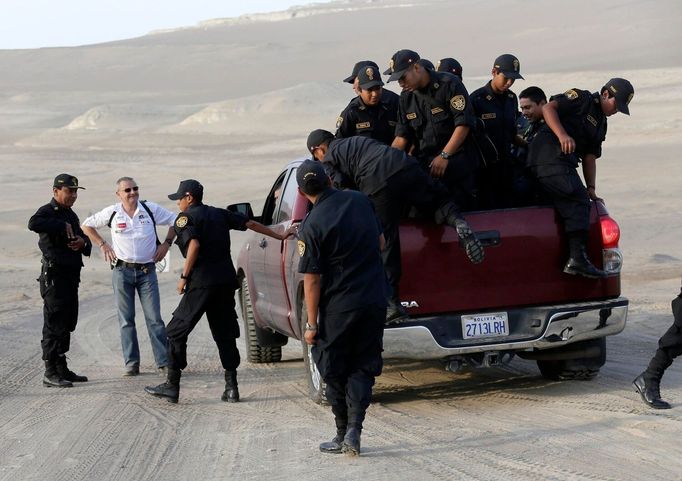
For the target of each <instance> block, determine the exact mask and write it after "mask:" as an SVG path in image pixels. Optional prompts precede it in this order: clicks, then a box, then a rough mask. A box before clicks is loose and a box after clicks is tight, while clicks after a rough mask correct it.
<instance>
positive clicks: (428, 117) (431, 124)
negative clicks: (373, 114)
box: [384, 50, 478, 209]
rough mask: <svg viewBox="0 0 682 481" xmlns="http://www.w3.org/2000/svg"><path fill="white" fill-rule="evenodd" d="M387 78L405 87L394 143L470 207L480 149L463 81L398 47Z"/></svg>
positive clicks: (464, 207) (474, 119) (458, 200)
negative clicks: (475, 136)
mask: <svg viewBox="0 0 682 481" xmlns="http://www.w3.org/2000/svg"><path fill="white" fill-rule="evenodd" d="M384 74H387V75H388V74H390V77H389V78H388V81H389V82H391V81H393V80H398V83H399V84H400V86H401V87H402V88H403V92H402V93H401V94H400V110H399V118H398V126H397V127H396V138H395V140H394V141H393V144H392V146H393V147H395V148H397V149H400V150H404V151H409V149H410V147H411V146H413V145H414V146H415V148H416V150H415V153H414V155H415V156H416V157H417V159H418V160H419V162H420V163H421V165H422V167H423V168H425V169H427V170H428V171H429V172H430V173H431V175H432V176H433V177H435V178H437V179H441V180H442V181H443V183H444V184H445V186H446V187H447V188H448V189H449V190H450V192H451V193H452V194H453V196H454V197H455V199H456V201H457V204H458V205H459V206H460V207H462V208H463V209H467V208H470V207H473V200H474V196H475V186H474V172H475V170H476V168H477V166H478V153H477V151H476V146H475V144H474V142H473V139H472V136H471V135H470V130H471V129H472V128H473V127H475V122H476V118H475V117H474V115H473V111H472V109H471V105H470V103H469V94H468V93H467V90H466V88H465V87H464V84H462V82H461V81H460V80H459V79H458V78H457V77H455V76H454V75H452V74H449V73H446V72H434V71H432V70H429V69H426V68H424V67H423V66H422V65H420V64H419V54H418V53H417V52H414V51H412V50H399V51H398V52H396V53H395V54H394V55H393V57H392V58H391V61H390V63H389V69H388V70H386V71H385V72H384Z"/></svg>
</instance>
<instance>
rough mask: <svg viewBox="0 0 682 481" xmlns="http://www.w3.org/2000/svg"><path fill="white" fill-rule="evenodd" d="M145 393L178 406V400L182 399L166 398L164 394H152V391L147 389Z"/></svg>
mask: <svg viewBox="0 0 682 481" xmlns="http://www.w3.org/2000/svg"><path fill="white" fill-rule="evenodd" d="M144 392H146V393H147V394H149V395H150V396H154V397H155V398H158V399H165V400H166V401H168V402H169V403H173V404H177V403H178V399H180V398H175V397H168V396H164V395H163V394H158V393H155V392H150V391H147V389H145V390H144Z"/></svg>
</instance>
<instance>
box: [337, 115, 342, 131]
mask: <svg viewBox="0 0 682 481" xmlns="http://www.w3.org/2000/svg"><path fill="white" fill-rule="evenodd" d="M342 123H343V117H337V118H336V128H337V129H338V128H339V127H341V124H342Z"/></svg>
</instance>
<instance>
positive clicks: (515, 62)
mask: <svg viewBox="0 0 682 481" xmlns="http://www.w3.org/2000/svg"><path fill="white" fill-rule="evenodd" d="M512 63H513V64H514V72H518V71H519V60H518V59H516V58H515V59H514V60H513V61H512Z"/></svg>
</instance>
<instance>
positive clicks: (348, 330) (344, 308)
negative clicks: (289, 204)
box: [296, 160, 386, 455]
mask: <svg viewBox="0 0 682 481" xmlns="http://www.w3.org/2000/svg"><path fill="white" fill-rule="evenodd" d="M296 180H297V182H298V185H299V190H300V192H301V193H302V194H303V195H305V196H306V197H307V198H308V200H310V201H311V202H312V203H313V208H312V210H311V211H310V213H309V214H308V216H307V217H306V219H305V220H304V221H303V224H302V225H301V228H300V230H299V241H298V251H299V254H300V256H301V260H300V261H299V266H298V270H299V272H301V273H303V274H304V279H303V283H304V292H305V304H306V309H307V314H308V323H307V325H306V331H305V333H304V338H305V341H306V342H307V343H308V344H313V345H314V346H313V348H312V356H313V359H314V361H315V364H316V365H317V368H318V370H319V371H320V374H321V375H322V378H323V379H324V381H325V383H326V391H325V392H326V397H327V400H328V401H329V404H330V405H331V408H332V413H333V414H334V419H335V422H336V436H335V437H334V438H333V439H332V441H330V442H327V443H322V444H321V445H320V451H322V452H325V453H340V452H344V453H346V454H349V455H358V454H359V453H360V435H361V432H362V423H363V421H364V419H365V412H366V411H367V408H368V407H369V404H370V402H371V398H372V386H373V385H374V379H375V378H376V376H378V375H380V374H381V369H382V366H383V362H382V359H381V352H382V344H383V327H384V318H385V317H386V277H385V274H384V269H383V266H382V263H381V254H380V250H381V243H382V241H383V238H382V234H381V226H380V224H379V221H378V220H377V218H376V216H375V215H374V210H373V209H372V204H371V202H370V201H369V200H368V199H367V197H366V196H364V195H363V194H361V193H359V192H353V191H339V190H336V189H333V188H331V187H330V185H329V183H330V182H329V178H328V177H327V175H326V174H325V171H324V168H323V167H322V164H320V163H319V162H315V161H312V160H306V161H305V162H303V163H302V164H301V165H300V166H299V167H298V170H297V171H296ZM318 313H319V314H318Z"/></svg>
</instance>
